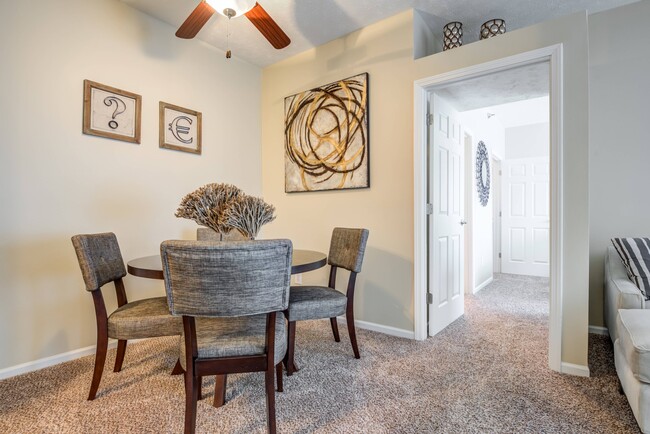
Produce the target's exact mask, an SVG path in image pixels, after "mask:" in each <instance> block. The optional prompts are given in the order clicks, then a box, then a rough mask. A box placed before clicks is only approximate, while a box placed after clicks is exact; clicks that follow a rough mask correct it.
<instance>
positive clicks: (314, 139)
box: [284, 73, 369, 192]
mask: <svg viewBox="0 0 650 434" xmlns="http://www.w3.org/2000/svg"><path fill="white" fill-rule="evenodd" d="M284 113H285V118H284V119H285V128H284V140H285V142H284V143H285V191H286V192H296V191H316V190H339V189H346V188H363V187H369V176H368V175H369V174H368V74H367V73H364V74H359V75H356V76H354V77H350V78H346V79H344V80H340V81H337V82H334V83H330V84H328V85H326V86H322V87H318V88H316V89H312V90H309V91H306V92H302V93H299V94H296V95H293V96H290V97H287V98H285V100H284Z"/></svg>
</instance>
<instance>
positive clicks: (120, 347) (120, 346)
mask: <svg viewBox="0 0 650 434" xmlns="http://www.w3.org/2000/svg"><path fill="white" fill-rule="evenodd" d="M126 343H127V340H126V339H120V340H118V341H117V354H116V355H115V367H114V368H113V372H120V371H121V370H122V362H124V354H126Z"/></svg>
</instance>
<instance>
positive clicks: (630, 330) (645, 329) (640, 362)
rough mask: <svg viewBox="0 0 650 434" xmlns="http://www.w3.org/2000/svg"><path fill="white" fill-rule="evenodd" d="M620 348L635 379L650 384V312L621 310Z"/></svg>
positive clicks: (619, 320) (619, 316) (618, 319)
mask: <svg viewBox="0 0 650 434" xmlns="http://www.w3.org/2000/svg"><path fill="white" fill-rule="evenodd" d="M617 325H618V341H619V348H621V351H622V352H623V356H624V357H625V359H626V361H627V364H628V365H629V366H630V368H631V369H632V374H633V375H634V377H635V378H636V379H637V380H639V381H641V382H643V383H650V311H648V310H646V309H620V310H619V311H618V318H617Z"/></svg>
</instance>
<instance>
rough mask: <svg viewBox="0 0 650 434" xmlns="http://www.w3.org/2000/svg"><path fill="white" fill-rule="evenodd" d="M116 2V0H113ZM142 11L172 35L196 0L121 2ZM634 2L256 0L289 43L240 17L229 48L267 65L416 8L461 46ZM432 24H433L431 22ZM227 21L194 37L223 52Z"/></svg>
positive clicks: (212, 22)
mask: <svg viewBox="0 0 650 434" xmlns="http://www.w3.org/2000/svg"><path fill="white" fill-rule="evenodd" d="M116 1H117V0H116ZM121 1H122V2H124V3H126V4H128V5H131V6H133V7H134V8H136V9H139V10H141V11H142V12H144V13H146V14H149V15H151V16H153V17H155V18H158V19H160V20H162V21H164V22H166V23H169V24H170V25H171V27H172V28H170V32H175V31H176V29H177V28H178V27H179V26H180V25H181V23H182V22H183V21H184V20H185V18H187V16H188V15H189V14H190V13H191V12H192V10H193V9H194V8H195V7H196V6H197V4H198V3H199V0H121ZM635 1H637V0H489V1H485V0H259V2H260V4H261V5H262V6H263V7H264V9H266V11H267V12H268V13H269V15H271V17H273V19H274V20H275V21H276V22H277V23H278V24H279V25H280V27H282V29H283V30H284V31H285V32H286V33H287V35H288V36H289V38H291V45H289V46H288V47H287V48H284V49H282V50H275V49H274V48H273V47H271V45H270V44H269V43H268V42H267V41H266V39H264V38H263V37H262V35H261V34H260V33H259V32H258V31H257V30H256V29H255V28H254V27H253V25H252V24H251V23H250V22H249V21H248V19H246V18H244V17H239V18H234V19H233V20H232V21H231V25H230V33H231V36H230V48H231V49H232V52H233V57H239V58H240V59H243V60H245V61H247V62H250V63H252V64H255V65H259V66H266V65H270V64H272V63H275V62H278V61H280V60H282V59H285V58H287V57H290V56H292V55H294V54H297V53H300V52H302V51H305V50H307V49H309V48H312V47H316V46H319V45H322V44H324V43H326V42H329V41H331V40H334V39H337V38H339V37H341V36H343V35H346V34H348V33H350V32H353V31H355V30H357V29H360V28H363V27H365V26H367V25H369V24H372V23H374V22H377V21H380V20H382V19H384V18H387V17H390V16H392V15H395V14H396V13H398V12H401V11H404V10H406V9H410V8H415V9H418V10H421V11H423V12H426V13H427V14H429V15H431V16H432V18H435V20H433V21H435V22H437V23H439V22H441V21H443V22H446V21H461V22H462V23H463V27H464V33H465V35H466V36H465V42H466V43H467V42H471V41H473V40H476V39H478V37H477V35H478V29H479V28H480V25H481V24H482V23H483V22H485V21H487V20H489V19H492V18H503V19H505V20H506V25H507V29H508V30H515V29H518V28H522V27H526V26H529V25H531V24H535V23H539V22H542V21H546V20H548V19H552V18H556V17H559V16H563V15H567V14H570V13H573V12H577V11H581V10H588V11H589V12H590V13H595V12H600V11H603V10H606V9H611V8H614V7H617V6H621V5H624V4H628V3H634V2H635ZM433 21H432V22H433ZM226 24H227V19H226V18H224V17H223V16H221V15H219V14H215V15H214V16H213V17H212V18H211V19H210V21H209V22H208V23H207V24H206V25H205V27H204V28H203V29H202V30H201V32H199V35H198V36H197V37H198V38H200V39H202V40H204V41H205V42H207V43H208V44H210V45H213V46H214V47H216V48H218V49H220V50H222V51H225V50H226V33H227V31H226Z"/></svg>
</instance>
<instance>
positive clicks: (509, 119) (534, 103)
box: [463, 96, 550, 128]
mask: <svg viewBox="0 0 650 434" xmlns="http://www.w3.org/2000/svg"><path fill="white" fill-rule="evenodd" d="M549 103H550V102H549V98H548V96H543V97H540V98H532V99H527V100H524V101H517V102H511V103H507V104H499V105H493V106H490V107H483V108H480V109H476V110H470V111H466V112H464V113H463V115H469V116H473V115H475V114H478V115H480V116H485V117H486V118H487V119H489V120H490V121H491V122H498V123H499V124H500V125H501V126H502V127H503V128H514V127H521V126H524V125H531V124H541V123H548V122H549V113H550V108H549V107H550V106H549Z"/></svg>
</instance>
